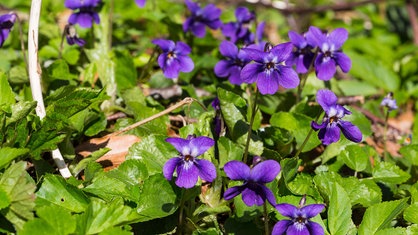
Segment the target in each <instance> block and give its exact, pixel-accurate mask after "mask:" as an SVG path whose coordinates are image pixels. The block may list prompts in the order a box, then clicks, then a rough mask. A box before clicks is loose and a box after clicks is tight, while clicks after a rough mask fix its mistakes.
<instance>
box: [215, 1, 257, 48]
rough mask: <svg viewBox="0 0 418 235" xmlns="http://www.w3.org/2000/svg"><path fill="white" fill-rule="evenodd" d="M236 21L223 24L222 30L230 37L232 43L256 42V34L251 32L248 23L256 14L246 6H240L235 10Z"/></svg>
mask: <svg viewBox="0 0 418 235" xmlns="http://www.w3.org/2000/svg"><path fill="white" fill-rule="evenodd" d="M235 17H236V19H237V21H236V22H229V23H226V24H224V25H222V27H221V30H222V33H223V35H224V36H225V37H227V38H229V40H230V41H231V42H232V43H236V42H238V41H242V42H243V43H244V44H251V43H253V42H254V36H253V34H252V33H251V32H250V30H249V28H248V26H246V24H248V23H250V22H251V21H252V20H254V18H255V15H254V13H253V12H250V11H249V10H248V8H246V7H238V8H237V9H236V10H235Z"/></svg>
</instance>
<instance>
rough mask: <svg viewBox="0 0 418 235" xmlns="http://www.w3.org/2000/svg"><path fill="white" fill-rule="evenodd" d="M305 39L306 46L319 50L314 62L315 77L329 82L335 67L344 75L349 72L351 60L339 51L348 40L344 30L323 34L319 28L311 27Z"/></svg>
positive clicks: (338, 29)
mask: <svg viewBox="0 0 418 235" xmlns="http://www.w3.org/2000/svg"><path fill="white" fill-rule="evenodd" d="M305 37H306V40H307V43H308V44H310V45H312V46H314V47H317V48H318V50H319V51H318V55H317V56H316V59H315V61H314V67H315V72H316V76H317V77H318V78H319V79H321V80H324V81H328V80H330V79H331V78H332V77H333V76H334V75H335V73H336V71H337V65H338V66H339V67H340V68H341V70H342V71H343V72H344V73H347V72H348V71H349V70H350V68H351V60H350V58H349V57H348V56H347V55H346V54H344V53H343V52H342V51H341V47H342V45H343V44H344V42H345V41H346V40H347V38H348V32H347V30H346V29H344V28H337V29H334V30H333V31H332V32H330V33H323V32H322V31H321V30H320V29H319V28H317V27H315V26H311V27H309V31H308V32H307V33H306V34H305Z"/></svg>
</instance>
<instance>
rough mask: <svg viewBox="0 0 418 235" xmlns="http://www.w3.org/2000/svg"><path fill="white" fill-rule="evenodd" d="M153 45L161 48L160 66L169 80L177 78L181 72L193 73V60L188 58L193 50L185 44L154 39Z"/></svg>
mask: <svg viewBox="0 0 418 235" xmlns="http://www.w3.org/2000/svg"><path fill="white" fill-rule="evenodd" d="M152 43H154V44H155V45H157V46H159V47H160V48H161V50H162V52H163V53H162V54H161V55H159V56H158V64H159V65H160V67H161V69H162V70H163V73H164V76H166V77H167V78H171V79H174V78H177V77H178V76H179V73H180V72H185V73H188V72H191V71H192V70H193V68H194V63H193V60H192V59H191V58H190V57H189V56H188V55H189V54H190V52H191V48H190V47H189V46H188V45H187V44H186V43H184V42H181V41H179V42H177V43H175V42H173V41H171V40H165V39H154V40H152Z"/></svg>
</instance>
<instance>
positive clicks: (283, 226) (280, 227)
mask: <svg viewBox="0 0 418 235" xmlns="http://www.w3.org/2000/svg"><path fill="white" fill-rule="evenodd" d="M292 223H293V222H292V221H290V220H280V221H279V222H277V223H276V224H275V225H274V227H273V231H272V232H271V235H283V234H286V231H287V228H288V227H289V226H290V225H292Z"/></svg>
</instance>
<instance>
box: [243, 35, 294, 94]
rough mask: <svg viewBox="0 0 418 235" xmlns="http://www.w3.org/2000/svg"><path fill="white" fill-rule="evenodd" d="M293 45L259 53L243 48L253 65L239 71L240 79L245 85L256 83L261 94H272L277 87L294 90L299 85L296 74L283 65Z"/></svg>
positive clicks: (255, 50) (258, 51) (278, 46)
mask: <svg viewBox="0 0 418 235" xmlns="http://www.w3.org/2000/svg"><path fill="white" fill-rule="evenodd" d="M292 49H293V45H292V44H291V43H290V42H289V43H283V44H279V45H277V46H275V47H273V48H271V49H270V50H267V51H260V50H257V49H254V48H244V49H243V50H244V51H245V52H246V53H247V55H248V57H249V58H250V59H251V60H253V61H254V62H255V63H249V64H247V65H246V66H244V68H243V69H242V70H241V75H240V76H241V79H242V80H243V81H244V82H246V83H253V82H256V83H257V87H258V89H259V91H260V93H261V94H263V95H265V94H274V93H276V92H277V90H278V89H279V86H282V87H284V88H288V89H289V88H295V87H297V86H298V85H299V77H298V75H297V74H296V72H295V71H294V70H293V69H292V68H291V67H290V66H287V65H285V64H284V62H285V61H286V60H287V59H288V58H289V56H290V53H291V52H292Z"/></svg>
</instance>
